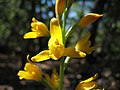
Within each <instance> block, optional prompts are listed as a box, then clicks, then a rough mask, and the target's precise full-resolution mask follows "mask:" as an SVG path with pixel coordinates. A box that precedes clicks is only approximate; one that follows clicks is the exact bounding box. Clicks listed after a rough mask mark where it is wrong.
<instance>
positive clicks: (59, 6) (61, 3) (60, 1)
mask: <svg viewBox="0 0 120 90" xmlns="http://www.w3.org/2000/svg"><path fill="white" fill-rule="evenodd" d="M65 4H66V0H56V4H55V13H56V17H57V18H58V15H59V14H62V13H63V12H64V10H65Z"/></svg>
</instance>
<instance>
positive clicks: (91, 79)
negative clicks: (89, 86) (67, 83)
mask: <svg viewBox="0 0 120 90" xmlns="http://www.w3.org/2000/svg"><path fill="white" fill-rule="evenodd" d="M97 77H98V73H96V74H95V75H94V76H93V77H90V78H88V79H86V80H84V81H82V82H80V83H86V82H91V81H93V80H95V79H96V78H97Z"/></svg>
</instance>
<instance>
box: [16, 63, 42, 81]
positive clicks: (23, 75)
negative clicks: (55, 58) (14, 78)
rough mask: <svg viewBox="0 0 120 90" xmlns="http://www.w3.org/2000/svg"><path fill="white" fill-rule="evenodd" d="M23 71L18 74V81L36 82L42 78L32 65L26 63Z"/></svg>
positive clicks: (38, 70) (37, 69) (36, 68)
mask: <svg viewBox="0 0 120 90" xmlns="http://www.w3.org/2000/svg"><path fill="white" fill-rule="evenodd" d="M24 70H25V71H23V70H20V71H19V72H18V74H17V75H18V76H19V79H26V80H36V81H39V80H41V78H42V74H41V70H40V69H39V68H38V67H37V66H36V65H34V64H32V63H26V65H25V67H24Z"/></svg>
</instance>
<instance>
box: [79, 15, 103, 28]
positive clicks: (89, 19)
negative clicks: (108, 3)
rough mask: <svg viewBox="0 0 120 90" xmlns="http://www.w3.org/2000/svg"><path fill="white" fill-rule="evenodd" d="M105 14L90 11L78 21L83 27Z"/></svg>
mask: <svg viewBox="0 0 120 90" xmlns="http://www.w3.org/2000/svg"><path fill="white" fill-rule="evenodd" d="M102 16H103V14H96V13H89V14H87V15H85V16H84V17H83V18H82V19H81V20H80V21H79V23H78V25H79V26H80V27H82V28H84V27H86V26H88V25H90V24H92V23H94V22H95V21H96V20H97V19H99V18H100V17H102Z"/></svg>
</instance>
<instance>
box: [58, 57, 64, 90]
mask: <svg viewBox="0 0 120 90" xmlns="http://www.w3.org/2000/svg"><path fill="white" fill-rule="evenodd" d="M63 81H64V59H61V60H60V80H59V87H58V90H62V88H63Z"/></svg>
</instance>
